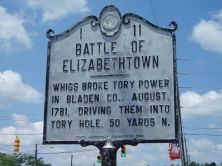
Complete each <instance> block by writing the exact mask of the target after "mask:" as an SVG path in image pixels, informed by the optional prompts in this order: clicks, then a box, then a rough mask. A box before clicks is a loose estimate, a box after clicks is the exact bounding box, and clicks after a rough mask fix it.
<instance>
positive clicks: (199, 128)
mask: <svg viewBox="0 0 222 166" xmlns="http://www.w3.org/2000/svg"><path fill="white" fill-rule="evenodd" d="M183 128H184V129H187V130H221V129H222V127H211V128H207V127H197V128H190V127H185V126H184V127H183Z"/></svg>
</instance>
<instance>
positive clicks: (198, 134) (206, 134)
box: [183, 133, 222, 137]
mask: <svg viewBox="0 0 222 166" xmlns="http://www.w3.org/2000/svg"><path fill="white" fill-rule="evenodd" d="M183 134H184V135H193V136H212V137H222V134H209V133H183Z"/></svg>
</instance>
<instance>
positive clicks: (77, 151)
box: [38, 149, 98, 154]
mask: <svg viewBox="0 0 222 166" xmlns="http://www.w3.org/2000/svg"><path fill="white" fill-rule="evenodd" d="M97 150H98V149H87V150H76V151H61V152H39V153H38V154H63V153H79V152H89V151H97Z"/></svg>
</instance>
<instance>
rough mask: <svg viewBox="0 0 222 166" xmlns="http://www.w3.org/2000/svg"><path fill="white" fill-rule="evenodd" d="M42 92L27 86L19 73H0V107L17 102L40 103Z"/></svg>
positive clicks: (8, 71) (9, 71)
mask: <svg viewBox="0 0 222 166" xmlns="http://www.w3.org/2000/svg"><path fill="white" fill-rule="evenodd" d="M41 97H42V95H41V94H40V92H38V91H37V90H35V89H34V88H32V87H31V86H30V85H28V84H25V83H24V82H23V80H22V77H21V75H20V74H19V73H16V72H14V71H11V70H6V71H4V72H2V73H1V72H0V106H4V105H6V104H9V103H13V102H15V101H19V102H40V101H41Z"/></svg>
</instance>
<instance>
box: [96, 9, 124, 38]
mask: <svg viewBox="0 0 222 166" xmlns="http://www.w3.org/2000/svg"><path fill="white" fill-rule="evenodd" d="M120 25H121V15H120V12H119V10H118V9H117V8H116V7H115V6H112V5H111V6H106V7H105V8H103V10H102V12H101V13H100V30H101V32H102V33H103V34H104V35H105V36H108V37H111V36H113V35H115V34H116V33H117V32H118V31H119V29H120Z"/></svg>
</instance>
